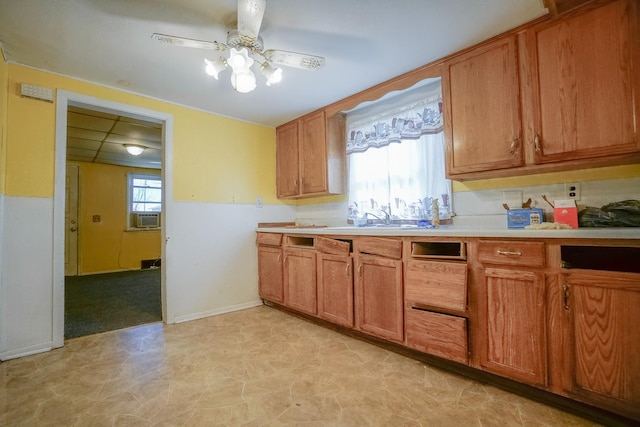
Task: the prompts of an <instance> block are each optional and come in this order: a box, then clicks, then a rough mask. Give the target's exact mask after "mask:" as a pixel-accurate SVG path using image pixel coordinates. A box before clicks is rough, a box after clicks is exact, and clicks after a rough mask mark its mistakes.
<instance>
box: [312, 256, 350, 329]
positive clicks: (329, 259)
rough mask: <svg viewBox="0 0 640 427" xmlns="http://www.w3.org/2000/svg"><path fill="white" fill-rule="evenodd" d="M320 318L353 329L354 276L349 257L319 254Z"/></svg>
mask: <svg viewBox="0 0 640 427" xmlns="http://www.w3.org/2000/svg"><path fill="white" fill-rule="evenodd" d="M317 256H318V316H320V317H321V318H323V319H326V320H328V321H330V322H333V323H337V324H339V325H344V326H348V327H353V274H352V265H351V264H352V260H351V257H349V256H341V255H329V254H318V255H317Z"/></svg>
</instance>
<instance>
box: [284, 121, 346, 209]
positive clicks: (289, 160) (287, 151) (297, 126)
mask: <svg viewBox="0 0 640 427" xmlns="http://www.w3.org/2000/svg"><path fill="white" fill-rule="evenodd" d="M345 138H346V130H345V120H344V115H342V114H335V115H333V116H331V117H327V116H326V114H325V112H324V110H321V111H317V112H314V113H311V114H308V115H306V116H304V117H301V118H300V119H297V120H294V121H292V122H289V123H287V124H284V125H282V126H280V127H278V128H277V129H276V163H277V166H276V174H277V178H276V182H277V190H278V198H301V197H310V196H322V195H328V194H342V193H344V192H345V181H346V175H345V170H346V151H345V150H346V148H345V143H346V141H345Z"/></svg>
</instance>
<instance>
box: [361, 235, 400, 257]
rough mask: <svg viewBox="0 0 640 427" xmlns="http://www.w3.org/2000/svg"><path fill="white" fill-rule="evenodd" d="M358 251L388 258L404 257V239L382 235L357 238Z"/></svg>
mask: <svg viewBox="0 0 640 427" xmlns="http://www.w3.org/2000/svg"><path fill="white" fill-rule="evenodd" d="M357 251H358V252H360V253H365V254H371V255H379V256H383V257H386V258H393V259H400V258H402V241H401V240H395V239H385V238H381V237H363V238H361V239H358V240H357Z"/></svg>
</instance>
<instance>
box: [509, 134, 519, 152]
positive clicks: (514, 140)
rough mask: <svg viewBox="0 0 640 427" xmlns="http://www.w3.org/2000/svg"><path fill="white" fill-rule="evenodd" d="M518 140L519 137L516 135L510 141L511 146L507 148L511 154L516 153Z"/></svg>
mask: <svg viewBox="0 0 640 427" xmlns="http://www.w3.org/2000/svg"><path fill="white" fill-rule="evenodd" d="M518 142H519V138H518V137H517V136H516V137H514V138H513V141H511V147H510V148H509V154H511V155H512V156H513V155H514V154H516V148H517V146H518Z"/></svg>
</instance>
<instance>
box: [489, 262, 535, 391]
mask: <svg viewBox="0 0 640 427" xmlns="http://www.w3.org/2000/svg"><path fill="white" fill-rule="evenodd" d="M482 273H483V274H482V281H481V283H480V288H479V301H478V306H479V313H478V317H479V325H478V326H479V333H480V336H479V337H478V346H479V358H480V365H481V366H482V367H483V368H484V369H486V370H487V371H491V372H494V373H496V374H500V375H503V376H505V377H509V378H512V379H515V380H518V381H523V382H527V383H530V384H535V385H545V384H546V378H547V373H546V355H547V351H546V348H547V347H546V334H545V330H546V328H545V324H546V317H545V281H544V275H543V274H541V273H535V272H532V271H524V270H506V269H498V268H485V269H484V271H483V272H482Z"/></svg>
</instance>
